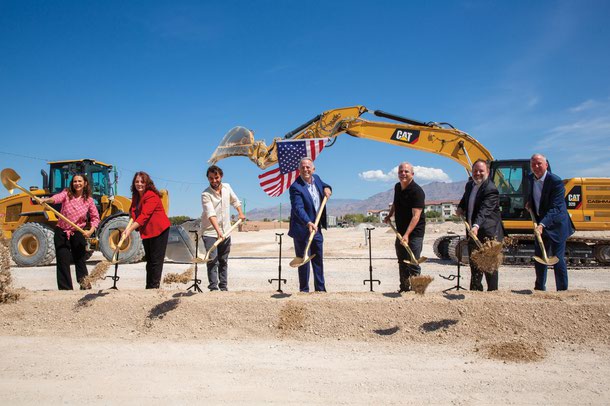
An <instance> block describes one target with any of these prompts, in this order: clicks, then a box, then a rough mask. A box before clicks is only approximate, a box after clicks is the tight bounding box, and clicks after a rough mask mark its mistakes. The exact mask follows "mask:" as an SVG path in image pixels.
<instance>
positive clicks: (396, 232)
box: [388, 222, 419, 264]
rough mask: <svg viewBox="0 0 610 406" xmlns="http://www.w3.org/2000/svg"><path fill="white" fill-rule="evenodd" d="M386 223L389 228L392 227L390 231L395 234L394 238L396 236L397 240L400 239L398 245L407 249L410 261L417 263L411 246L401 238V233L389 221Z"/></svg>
mask: <svg viewBox="0 0 610 406" xmlns="http://www.w3.org/2000/svg"><path fill="white" fill-rule="evenodd" d="M388 224H389V225H390V228H392V231H394V234H396V238H398V241H400V245H402V246H403V247H405V249H406V250H407V253H408V254H409V257H411V262H413V263H414V264H417V263H418V262H419V261H418V260H417V258H415V254H413V251H412V250H411V247H409V244H407V243H405V241H404V240H403V239H402V235H400V233H399V232H398V230H396V227H394V225H393V224H392V222H390V223H388Z"/></svg>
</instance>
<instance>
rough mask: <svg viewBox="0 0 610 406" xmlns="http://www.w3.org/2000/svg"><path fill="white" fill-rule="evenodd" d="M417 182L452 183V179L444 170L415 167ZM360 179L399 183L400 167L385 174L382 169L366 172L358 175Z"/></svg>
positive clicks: (423, 183)
mask: <svg viewBox="0 0 610 406" xmlns="http://www.w3.org/2000/svg"><path fill="white" fill-rule="evenodd" d="M413 172H415V181H416V182H417V183H419V184H422V185H425V184H427V183H431V182H451V178H450V177H449V175H447V174H446V173H445V172H444V171H443V170H442V169H438V168H428V167H425V166H414V167H413ZM358 176H359V177H360V179H362V180H366V181H369V182H397V181H398V167H394V168H392V170H390V171H389V172H383V171H382V170H381V169H374V170H371V171H364V172H360V173H359V174H358Z"/></svg>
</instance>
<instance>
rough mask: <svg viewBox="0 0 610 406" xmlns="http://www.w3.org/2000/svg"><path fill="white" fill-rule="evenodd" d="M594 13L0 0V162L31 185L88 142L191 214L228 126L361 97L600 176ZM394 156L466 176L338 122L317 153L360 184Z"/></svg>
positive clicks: (503, 150)
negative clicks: (337, 131) (146, 176)
mask: <svg viewBox="0 0 610 406" xmlns="http://www.w3.org/2000/svg"><path fill="white" fill-rule="evenodd" d="M608 16H610V3H609V2H607V1H587V0H584V1H533V2H532V1H451V2H450V1H430V2H406V1H377V2H371V1H356V0H352V1H224V2H219V1H214V2H206V1H180V0H175V1H59V2H53V1H27V0H19V1H4V0H0V134H2V137H1V139H2V142H1V143H0V162H1V164H0V166H1V167H2V168H4V167H12V168H13V169H15V170H16V171H17V172H19V174H20V175H21V176H22V178H23V180H22V182H21V184H22V185H24V186H28V185H39V184H40V183H41V180H40V174H39V171H40V169H42V168H45V167H46V162H45V160H47V159H48V160H64V159H74V158H83V157H91V158H95V159H98V160H101V161H104V162H107V163H112V164H115V165H116V166H117V167H118V169H119V173H120V175H121V178H120V181H119V185H120V186H119V192H120V193H121V194H125V195H127V194H128V187H129V184H130V182H131V178H132V176H133V172H134V171H136V170H145V171H147V172H148V173H150V174H151V176H152V177H153V180H155V183H156V184H157V186H158V187H160V188H167V189H168V190H169V192H170V198H171V208H170V214H171V215H189V216H192V217H197V216H199V215H200V213H201V206H200V201H199V195H200V192H201V191H202V190H203V188H205V187H206V186H207V182H206V180H205V179H204V173H205V169H206V168H207V160H208V158H209V157H210V155H211V154H212V152H213V151H214V149H215V147H216V145H217V144H218V142H219V141H220V140H221V138H222V137H223V135H224V134H225V133H226V132H227V131H228V130H229V129H230V128H232V127H234V126H237V125H241V126H244V127H247V128H250V129H252V130H254V131H255V136H256V138H257V139H265V140H266V141H267V142H268V143H269V142H271V141H272V139H273V138H274V137H281V136H283V135H284V134H285V133H286V132H288V131H290V130H292V129H294V128H296V127H297V126H299V125H300V124H302V123H303V122H305V121H307V120H309V119H310V118H312V117H314V116H315V115H317V114H319V113H320V112H322V111H325V110H329V109H333V108H338V107H344V106H352V105H365V106H367V107H368V108H369V109H371V110H374V109H380V110H384V111H388V112H392V113H395V114H398V115H403V116H406V117H411V118H415V119H419V120H422V121H439V122H441V121H442V122H449V123H452V124H453V125H454V126H455V127H457V128H459V129H461V130H463V131H466V132H468V133H469V134H471V135H473V136H474V137H475V138H477V139H478V140H479V141H480V142H481V143H483V145H485V146H486V147H487V148H488V149H489V150H490V151H491V152H492V153H493V154H494V156H495V158H497V159H503V158H527V157H529V156H530V155H531V154H532V153H533V152H539V151H540V152H543V153H545V154H546V155H547V156H548V158H549V159H550V161H551V164H552V166H553V168H554V172H555V173H557V174H559V175H560V176H562V177H566V178H567V177H575V176H610V161H609V160H608V157H609V156H610V154H609V150H610V146H609V145H610V144H609V143H608V139H609V136H610V75H609V74H608V72H610V29H609V28H608V27H609V25H608V23H607V19H608ZM404 160H408V161H410V162H412V163H413V164H414V165H415V166H417V167H420V168H418V169H419V170H418V171H417V172H418V174H417V176H416V179H418V178H419V181H420V183H426V182H429V181H431V180H435V179H438V180H451V181H457V180H463V179H465V178H466V174H465V171H464V170H463V169H462V167H460V166H459V165H458V164H456V163H454V162H453V161H450V160H448V159H445V158H442V157H438V156H435V155H432V154H426V153H423V152H417V151H413V150H409V149H404V148H399V147H396V146H390V145H386V144H381V143H375V142H372V141H368V140H360V139H352V138H351V137H349V136H340V137H339V139H338V140H337V142H336V144H335V145H334V146H333V147H331V148H329V149H327V150H325V151H324V152H323V153H322V155H321V156H320V157H319V158H318V160H317V161H316V167H317V173H318V174H319V175H321V176H322V178H323V179H324V180H325V181H326V182H327V183H329V184H331V185H332V186H333V190H334V196H335V197H339V198H366V197H368V196H370V195H372V194H374V193H378V192H381V191H385V190H387V189H389V188H390V187H391V186H392V184H393V183H394V180H393V179H392V176H387V174H388V173H389V172H391V170H392V169H393V167H394V166H395V165H396V164H397V163H398V162H400V161H404ZM219 165H220V166H221V167H222V168H223V169H224V171H225V181H226V182H228V183H230V184H231V185H232V186H233V188H234V189H235V191H236V192H237V194H238V195H239V196H240V198H242V199H243V198H245V199H246V209H247V210H250V209H252V208H255V207H268V206H272V205H275V204H277V203H278V202H280V201H281V202H282V203H287V202H288V197H287V196H282V197H280V198H270V197H267V196H266V195H265V194H264V193H263V192H262V191H261V189H260V187H259V186H258V182H257V179H258V178H257V175H258V174H260V173H261V170H259V169H258V168H257V167H256V166H255V165H254V164H252V163H250V161H249V160H248V159H246V158H229V159H226V160H222V161H220V162H219ZM368 171H378V172H376V174H377V175H375V176H369V177H368V180H366V179H365V177H366V176H364V174H365V173H369V175H370V173H371V172H368ZM388 178H389V179H388ZM6 195H7V192H6V191H5V190H3V191H2V192H1V193H0V196H2V197H3V196H6Z"/></svg>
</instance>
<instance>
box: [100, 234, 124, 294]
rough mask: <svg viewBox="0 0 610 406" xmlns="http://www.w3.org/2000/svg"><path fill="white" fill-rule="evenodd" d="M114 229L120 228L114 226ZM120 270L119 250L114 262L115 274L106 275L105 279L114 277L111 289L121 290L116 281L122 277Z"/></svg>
mask: <svg viewBox="0 0 610 406" xmlns="http://www.w3.org/2000/svg"><path fill="white" fill-rule="evenodd" d="M113 230H118V228H113ZM118 272H119V253H118V252H117V254H116V262H115V264H114V276H104V279H108V278H110V279H112V287H111V288H110V289H115V290H119V288H117V287H116V283H117V281H118V280H119V279H121V277H120V276H118Z"/></svg>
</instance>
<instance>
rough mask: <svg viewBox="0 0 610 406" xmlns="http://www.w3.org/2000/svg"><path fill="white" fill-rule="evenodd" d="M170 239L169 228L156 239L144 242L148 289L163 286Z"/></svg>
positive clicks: (148, 239)
mask: <svg viewBox="0 0 610 406" xmlns="http://www.w3.org/2000/svg"><path fill="white" fill-rule="evenodd" d="M168 238H169V227H168V228H166V229H165V231H163V232H162V233H161V234H159V235H158V236H156V237H152V238H147V239H145V240H142V245H144V253H145V254H146V289H158V288H159V285H160V284H161V274H162V273H163V261H165V250H166V249H167V239H168Z"/></svg>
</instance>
